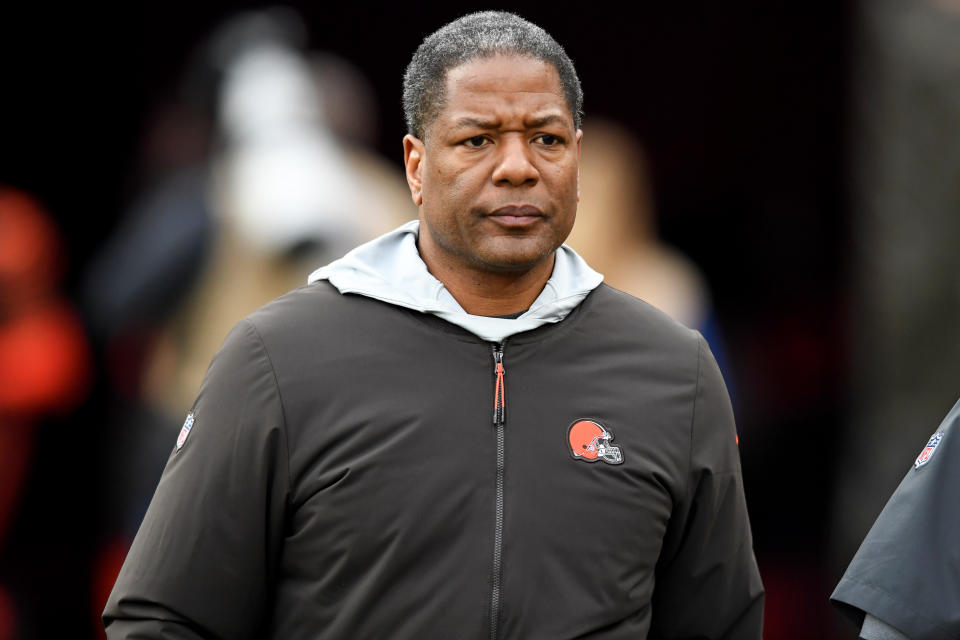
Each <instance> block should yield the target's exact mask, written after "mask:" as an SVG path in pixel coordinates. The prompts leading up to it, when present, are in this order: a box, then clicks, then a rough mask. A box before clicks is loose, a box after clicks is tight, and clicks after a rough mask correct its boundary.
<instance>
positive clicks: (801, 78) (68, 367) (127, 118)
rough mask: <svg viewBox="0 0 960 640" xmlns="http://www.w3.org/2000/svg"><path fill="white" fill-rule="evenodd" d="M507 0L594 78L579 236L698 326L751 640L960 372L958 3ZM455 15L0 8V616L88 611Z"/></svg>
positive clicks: (805, 601)
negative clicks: (731, 472)
mask: <svg viewBox="0 0 960 640" xmlns="http://www.w3.org/2000/svg"><path fill="white" fill-rule="evenodd" d="M544 7H545V5H543V4H542V3H533V2H515V3H513V4H512V5H511V6H510V7H509V9H510V10H513V11H516V12H517V13H519V14H520V15H522V16H524V17H526V18H528V19H530V20H532V21H534V22H536V23H538V24H540V25H541V26H543V27H544V28H546V29H547V30H548V31H549V32H550V33H552V34H553V35H554V37H555V38H556V39H557V40H558V41H559V42H560V43H561V44H563V45H564V46H565V48H566V49H567V51H568V53H569V54H570V56H571V57H572V58H573V60H574V62H575V64H576V65H577V68H578V71H579V73H580V76H581V79H582V82H583V86H584V91H585V95H586V100H585V111H586V118H585V121H584V142H583V200H582V203H581V208H580V213H579V219H578V223H577V225H578V226H577V228H576V230H575V233H574V235H573V236H572V237H571V240H570V242H571V244H573V246H574V247H576V248H577V249H578V250H580V251H581V252H582V253H583V254H584V255H585V256H586V257H587V258H588V260H589V261H590V262H591V263H592V264H593V265H594V266H595V267H597V268H598V269H599V270H600V271H602V272H603V273H605V274H606V275H607V279H608V281H609V282H611V283H612V284H614V285H615V286H618V287H620V288H622V289H625V290H627V291H630V292H632V293H634V294H635V295H638V296H640V297H643V298H645V299H648V300H650V301H651V302H653V303H654V304H656V305H658V306H660V307H662V308H663V309H665V310H667V311H668V312H669V313H671V314H672V315H674V316H675V317H676V318H678V319H679V320H681V321H683V322H685V323H687V324H688V325H689V326H691V327H695V328H698V329H700V330H701V331H702V332H703V333H704V335H706V336H707V338H708V340H709V341H710V344H711V346H712V348H713V349H714V351H715V352H716V353H717V356H718V359H719V360H720V362H721V366H722V369H723V372H724V375H725V377H726V380H727V383H728V386H729V387H730V390H731V395H732V397H733V400H734V405H735V412H736V415H737V420H738V427H739V430H740V448H741V455H742V459H743V468H744V477H745V483H746V490H747V498H748V504H749V508H750V514H751V519H752V523H753V533H754V544H755V549H756V553H757V557H758V560H759V562H760V568H761V573H762V575H763V578H764V582H765V584H766V587H767V608H766V637H767V638H768V639H771V640H778V639H788V638H854V637H856V633H855V630H854V629H853V627H852V626H850V625H848V623H846V621H843V620H840V619H839V618H838V616H837V615H836V614H835V613H834V612H833V611H832V610H831V608H830V606H829V604H828V603H827V597H828V595H829V593H830V592H831V591H832V589H833V587H834V586H835V584H836V582H837V581H838V580H839V578H840V575H841V574H842V572H843V569H844V568H845V567H846V563H847V562H848V561H849V559H850V558H851V557H852V555H853V552H854V551H855V549H856V548H857V546H858V545H859V542H860V541H861V540H862V538H863V536H864V535H865V533H866V531H867V529H868V528H869V526H870V524H871V523H872V521H873V519H874V518H875V517H876V515H877V514H878V513H879V511H880V509H881V508H882V506H883V504H884V503H885V502H886V499H887V498H888V497H889V495H890V493H891V492H892V491H893V489H894V488H895V486H896V485H897V483H898V482H899V481H900V479H901V478H902V476H903V474H904V473H905V472H906V470H907V469H908V468H909V466H910V464H911V463H912V461H913V459H914V458H915V456H916V455H917V453H918V452H919V451H920V449H921V448H922V447H923V445H924V443H925V442H926V440H927V438H928V436H929V434H930V433H932V432H933V431H934V430H935V428H936V427H937V425H938V423H939V421H940V419H941V418H942V417H943V416H944V415H945V414H946V412H947V411H948V410H949V408H950V407H951V406H952V404H953V403H954V401H955V400H956V399H957V397H958V396H960V393H958V391H960V384H958V383H960V331H958V327H960V252H958V251H957V245H958V243H960V1H958V0H921V1H913V2H907V1H902V2H900V1H894V0H871V1H870V2H865V1H864V2H862V3H857V2H853V1H851V0H843V1H832V2H826V1H823V2H807V3H770V2H747V1H744V0H734V1H732V2H727V3H719V4H718V3H709V4H708V3H702V4H701V3H678V4H675V5H670V4H669V3H650V6H648V7H633V8H631V9H623V8H619V9H614V8H613V7H612V5H611V6H605V5H604V4H603V3H588V4H587V5H586V6H579V7H574V6H573V5H570V6H566V5H559V4H552V5H550V8H548V9H547V8H544ZM483 8H487V7H484V6H480V5H466V4H463V5H457V4H454V3H451V4H449V5H447V6H445V7H443V8H430V9H426V8H418V9H416V10H413V9H411V10H404V9H402V8H400V7H398V6H397V5H383V6H378V5H375V4H371V3H337V4H324V3H317V2H314V3H295V4H292V5H287V6H286V7H285V8H278V7H266V6H261V5H252V4H251V5H248V4H242V3H227V2H218V1H208V2H203V3H193V4H189V5H187V4H178V3H157V2H146V3H139V6H135V7H124V8H121V9H111V10H107V9H105V8H100V7H92V6H73V7H70V8H58V9H56V10H53V9H50V8H44V7H41V6H35V7H34V8H27V7H25V6H21V7H19V8H10V7H6V8H4V9H3V10H2V13H0V34H2V37H0V96H2V98H0V640H10V639H13V638H26V639H33V638H53V637H57V638H62V637H70V638H97V637H101V636H102V632H101V631H100V630H99V625H98V616H99V612H100V610H101V609H102V606H103V603H104V601H105V599H106V595H107V593H108V592H109V589H110V587H111V586H112V582H113V579H114V577H115V575H116V572H117V570H118V568H119V566H120V563H121V562H122V560H123V557H124V554H125V552H126V549H127V546H128V545H129V543H130V540H131V539H132V536H133V535H134V533H135V532H136V529H137V526H138V524H139V521H140V518H141V517H142V515H143V512H144V511H145V509H146V506H147V503H148V501H149V498H150V495H151V494H152V490H153V487H154V486H155V484H156V481H157V478H158V477H159V474H160V472H161V470H162V467H163V464H164V462H165V460H166V458H167V455H168V454H169V452H170V451H171V449H172V447H173V445H174V442H175V440H176V437H177V433H178V431H179V429H180V425H181V423H182V420H183V416H184V414H185V413H186V411H187V409H188V408H189V406H190V403H191V402H192V398H193V394H194V393H195V392H196V389H197V387H198V385H199V380H200V378H201V377H202V375H203V372H204V370H205V368H206V365H207V363H208V361H209V359H210V357H211V356H212V354H213V352H214V351H215V349H216V348H217V346H218V345H219V343H220V341H221V340H222V339H223V337H224V336H225V334H226V332H227V330H228V329H229V328H230V326H232V324H233V323H234V322H236V321H237V320H238V319H239V318H241V317H242V316H244V315H246V314H247V313H249V312H250V311H252V310H253V309H255V308H257V307H258V306H260V305H261V304H263V303H264V302H266V301H268V300H270V299H272V298H273V297H276V296H277V295H280V294H281V293H283V292H285V291H287V290H289V289H291V288H293V287H295V286H298V285H300V284H302V283H303V282H305V279H306V276H307V274H308V273H309V272H310V271H311V270H312V269H313V268H315V267H317V266H320V265H322V264H324V263H325V262H327V261H329V260H330V259H332V258H335V257H337V256H339V255H340V254H342V253H343V252H344V251H345V250H346V249H348V248H350V247H351V246H353V245H355V244H357V243H359V242H360V241H362V240H364V239H367V238H369V237H372V236H374V235H376V234H378V233H381V232H384V231H386V230H389V229H391V228H393V227H395V226H397V225H398V224H400V223H401V222H403V221H405V220H406V219H409V218H411V217H413V216H415V214H416V212H415V209H414V208H413V206H412V204H411V203H410V201H409V196H408V193H407V190H406V185H405V183H404V180H403V175H402V170H401V144H400V140H401V137H402V136H403V134H404V125H403V118H402V113H401V106H400V90H401V78H402V74H403V71H404V68H405V66H406V64H407V62H408V60H409V58H410V56H411V54H412V52H413V51H414V49H415V48H416V46H417V45H418V44H419V42H420V41H421V39H422V38H423V37H424V36H425V35H427V34H428V33H430V32H432V31H433V30H435V29H436V28H437V27H439V26H440V25H442V24H443V23H445V22H447V21H449V20H451V19H453V18H455V17H457V16H459V15H462V14H463V13H466V12H468V11H471V10H477V9H483Z"/></svg>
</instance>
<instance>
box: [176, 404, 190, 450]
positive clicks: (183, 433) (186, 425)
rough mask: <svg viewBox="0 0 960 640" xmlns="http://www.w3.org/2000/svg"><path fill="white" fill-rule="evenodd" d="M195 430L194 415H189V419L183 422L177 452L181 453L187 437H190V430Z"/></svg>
mask: <svg viewBox="0 0 960 640" xmlns="http://www.w3.org/2000/svg"><path fill="white" fill-rule="evenodd" d="M192 428H193V414H192V413H188V414H187V419H186V420H184V422H183V428H182V429H180V435H179V437H177V451H180V449H181V448H183V443H184V442H186V441H187V436H188V435H190V429H192Z"/></svg>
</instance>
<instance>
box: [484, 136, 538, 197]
mask: <svg viewBox="0 0 960 640" xmlns="http://www.w3.org/2000/svg"><path fill="white" fill-rule="evenodd" d="M498 151H499V154H498V155H497V165H496V167H494V170H493V175H492V176H491V177H492V179H493V182H494V183H495V184H498V185H512V186H517V187H519V186H521V185H525V184H526V185H533V184H536V182H537V180H539V179H540V172H539V171H538V170H537V167H536V165H535V164H534V159H533V156H532V153H533V150H532V149H530V147H529V145H528V144H527V142H526V140H524V139H523V137H522V136H506V137H504V138H503V139H502V140H501V141H500V145H499V149H498Z"/></svg>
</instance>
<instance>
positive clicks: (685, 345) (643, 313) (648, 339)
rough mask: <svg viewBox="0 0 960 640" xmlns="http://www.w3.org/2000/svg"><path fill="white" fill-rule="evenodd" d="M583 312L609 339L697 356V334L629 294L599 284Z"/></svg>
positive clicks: (698, 336)
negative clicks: (597, 323) (690, 351)
mask: <svg viewBox="0 0 960 640" xmlns="http://www.w3.org/2000/svg"><path fill="white" fill-rule="evenodd" d="M585 302H587V304H586V306H585V309H584V310H585V311H588V313H589V316H590V318H591V320H592V321H594V322H599V323H600V324H601V325H602V326H603V329H604V331H606V332H610V334H609V335H619V334H622V335H623V336H624V337H625V338H633V339H636V340H641V341H643V342H645V343H651V344H656V345H659V346H660V348H664V349H668V350H676V349H680V350H684V351H686V350H690V349H693V350H694V351H693V353H696V350H697V348H698V347H697V344H698V341H699V338H700V334H699V333H698V332H697V331H694V330H692V329H689V328H688V327H686V326H684V325H683V324H681V323H679V322H677V321H676V320H674V319H673V318H671V317H670V316H669V315H667V314H666V313H664V312H663V311H661V310H660V309H657V308H656V307H654V306H653V305H652V304H650V303H648V302H645V301H643V300H641V299H640V298H636V297H634V296H632V295H630V294H629V293H625V292H623V291H620V290H619V289H615V288H613V287H611V286H610V285H608V284H605V283H603V284H601V285H600V286H599V287H597V288H596V289H595V290H594V292H593V293H592V294H591V295H590V296H589V297H588V298H587V301H585Z"/></svg>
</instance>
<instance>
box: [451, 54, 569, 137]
mask: <svg viewBox="0 0 960 640" xmlns="http://www.w3.org/2000/svg"><path fill="white" fill-rule="evenodd" d="M491 112H496V113H491ZM534 112H536V114H537V115H545V113H546V112H550V113H556V114H557V115H560V116H562V117H563V118H564V119H565V120H568V121H569V124H570V126H571V127H572V126H573V116H572V114H571V113H570V108H569V106H568V105H567V101H566V97H565V95H564V93H563V87H562V85H561V84H560V76H559V74H558V73H557V70H556V69H555V68H554V66H553V65H552V64H550V63H548V62H544V61H542V60H538V59H536V58H531V57H527V56H518V55H498V56H493V57H490V58H475V59H473V60H469V61H467V62H465V63H463V64H461V65H459V66H456V67H454V68H452V69H450V70H449V71H448V72H447V78H446V96H445V100H444V107H443V109H442V110H441V112H440V114H439V115H438V120H444V119H446V120H450V119H453V120H456V119H458V118H461V117H463V116H465V115H488V116H489V115H507V116H508V115H520V116H530V115H533V113H534Z"/></svg>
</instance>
